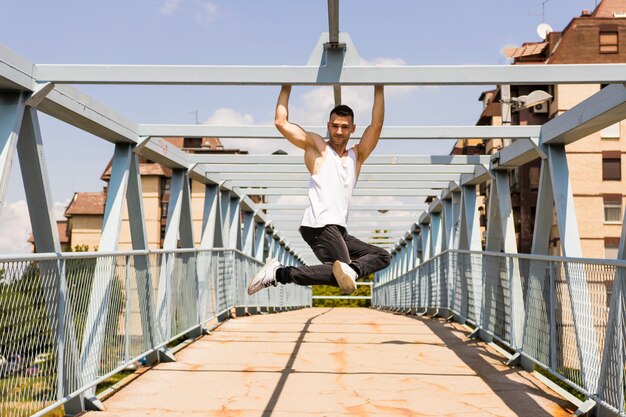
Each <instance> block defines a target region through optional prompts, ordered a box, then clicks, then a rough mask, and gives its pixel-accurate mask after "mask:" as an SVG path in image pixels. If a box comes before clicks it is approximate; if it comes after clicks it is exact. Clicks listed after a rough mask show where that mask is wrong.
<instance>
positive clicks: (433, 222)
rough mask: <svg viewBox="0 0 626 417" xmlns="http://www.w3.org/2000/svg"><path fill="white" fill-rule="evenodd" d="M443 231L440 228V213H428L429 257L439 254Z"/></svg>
mask: <svg viewBox="0 0 626 417" xmlns="http://www.w3.org/2000/svg"><path fill="white" fill-rule="evenodd" d="M442 241H443V231H442V227H441V213H430V256H429V258H433V257H435V256H437V255H439V254H440V253H441V250H442Z"/></svg>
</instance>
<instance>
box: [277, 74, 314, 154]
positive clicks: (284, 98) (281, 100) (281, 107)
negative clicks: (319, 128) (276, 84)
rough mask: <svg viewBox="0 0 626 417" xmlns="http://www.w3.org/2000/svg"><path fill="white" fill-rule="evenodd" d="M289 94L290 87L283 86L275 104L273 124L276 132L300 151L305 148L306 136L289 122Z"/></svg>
mask: <svg viewBox="0 0 626 417" xmlns="http://www.w3.org/2000/svg"><path fill="white" fill-rule="evenodd" d="M290 93H291V86H290V85H283V87H282V88H281V89H280V94H279V95H278V102H277V103H276V114H275V115H274V124H275V125H276V128H277V129H278V131H279V132H280V133H281V134H282V135H283V136H284V137H285V138H286V139H287V140H288V141H289V142H291V143H292V144H294V145H295V146H297V147H298V148H300V149H305V148H306V146H307V134H306V132H305V131H304V129H302V128H301V127H300V126H298V125H297V124H295V123H291V122H290V121H289V94H290Z"/></svg>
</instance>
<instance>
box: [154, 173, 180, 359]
mask: <svg viewBox="0 0 626 417" xmlns="http://www.w3.org/2000/svg"><path fill="white" fill-rule="evenodd" d="M185 180H186V172H185V170H183V169H174V170H172V178H171V182H170V184H171V186H170V202H169V204H168V210H167V223H166V226H165V237H164V238H163V249H167V250H174V249H176V248H177V247H178V235H179V232H180V226H181V212H182V211H183V198H184V196H183V193H184V192H183V189H184V183H185ZM181 237H182V236H181ZM181 243H182V242H181ZM174 262H175V256H174V255H173V254H170V253H165V254H163V257H162V258H161V271H160V273H159V288H158V290H157V315H156V317H157V328H158V330H159V335H160V338H161V340H162V341H167V340H169V339H170V338H171V332H172V329H171V322H172V308H173V302H172V274H173V272H174ZM170 359H171V358H170Z"/></svg>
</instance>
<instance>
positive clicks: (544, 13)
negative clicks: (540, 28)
mask: <svg viewBox="0 0 626 417" xmlns="http://www.w3.org/2000/svg"><path fill="white" fill-rule="evenodd" d="M549 1H550V0H543V1H542V2H541V23H544V22H545V21H546V3H547V2H549Z"/></svg>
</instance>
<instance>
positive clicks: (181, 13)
mask: <svg viewBox="0 0 626 417" xmlns="http://www.w3.org/2000/svg"><path fill="white" fill-rule="evenodd" d="M596 3H597V1H596V0H549V1H547V2H546V1H545V0H524V1H514V0H439V1H428V2H427V1H421V0H420V1H417V0H389V1H380V0H378V1H372V0H340V6H339V9H340V16H339V27H340V31H342V32H347V33H348V34H349V35H350V36H351V38H352V41H353V42H354V44H355V46H356V49H357V51H358V53H359V55H360V56H361V58H362V59H364V60H365V61H366V62H367V63H382V64H400V65H402V64H406V65H441V64H455V65H463V64H503V65H506V64H508V61H507V60H506V58H504V56H503V55H502V53H501V50H502V48H503V47H506V46H518V45H520V44H521V43H522V42H527V41H539V40H540V39H539V37H538V35H537V33H536V27H537V25H538V24H539V23H541V21H542V4H543V5H544V10H545V13H544V19H545V22H547V23H548V24H550V25H551V26H552V27H553V28H554V29H555V30H562V29H563V28H564V27H565V26H566V25H567V23H568V22H569V21H570V20H571V18H572V17H575V16H578V15H580V12H581V10H583V9H589V10H593V9H594V7H595V5H596ZM0 6H1V10H2V14H3V24H2V25H0V43H1V44H3V45H4V46H6V47H8V48H10V49H12V50H13V51H15V52H17V53H18V54H19V55H21V56H23V57H25V58H27V59H28V60H30V61H32V62H35V63H55V64H61V63H71V64H89V63H98V64H190V65H304V64H305V63H306V62H307V60H308V57H309V55H310V54H311V52H312V49H313V47H314V46H315V43H316V42H317V39H318V37H319V36H320V33H321V32H325V31H327V30H328V15H327V1H326V0H264V1H260V0H231V1H217V0H211V1H209V0H132V1H120V0H109V1H107V2H89V1H84V0H82V1H79V0H56V1H43V0H31V1H21V0H0ZM79 89H81V90H83V91H85V92H87V93H88V94H90V95H92V96H93V97H95V98H96V99H98V100H99V101H101V102H103V103H104V104H106V105H107V106H109V107H111V108H112V109H114V110H116V111H117V112H118V113H121V114H122V115H124V116H125V117H127V118H129V119H131V120H134V121H136V122H138V123H195V119H196V112H197V116H198V120H199V122H201V123H204V122H208V123H226V124H230V123H237V124H239V123H241V124H251V123H254V124H271V123H272V120H273V110H274V104H275V101H276V96H277V93H278V88H277V87H228V86H219V87H210V86H205V87H189V86H187V87H165V86H80V87H79ZM484 89H486V88H482V87H429V88H395V89H391V88H389V89H387V92H386V93H387V102H386V104H387V111H386V123H387V124H388V125H473V124H475V122H476V120H477V118H478V115H479V112H480V103H479V102H478V96H479V94H480V91H482V90H484ZM331 94H332V89H331V88H330V87H321V88H304V87H295V88H294V90H293V93H292V100H291V106H292V112H291V118H292V120H294V121H296V122H299V123H301V124H323V123H324V122H325V120H326V117H327V109H328V107H329V105H330V100H331V99H330V97H331ZM344 100H345V101H346V102H347V104H349V105H352V106H353V107H355V110H356V111H357V119H356V122H357V124H365V123H367V121H368V120H367V114H368V113H369V111H370V108H369V106H370V103H371V88H358V89H350V90H348V91H346V92H345V93H344ZM349 100H350V101H349ZM40 121H41V128H42V136H43V140H44V146H45V152H46V157H47V163H48V168H49V173H50V179H51V188H52V194H53V199H54V201H55V202H56V203H57V206H58V207H59V211H60V212H62V208H63V207H64V206H65V205H66V204H67V202H68V200H69V199H70V198H71V197H72V195H73V193H74V192H75V191H99V190H101V189H102V186H103V185H104V183H103V182H102V181H100V180H99V177H100V175H101V173H102V171H103V170H104V167H105V165H106V163H107V162H108V160H109V159H110V156H111V154H112V151H113V145H111V144H109V143H108V142H106V141H103V140H100V139H98V138H96V137H93V136H91V135H89V134H86V133H84V132H81V131H79V130H77V129H75V128H73V127H71V126H68V125H65V124H63V123H61V122H58V121H56V120H53V119H51V118H49V117H47V116H45V115H41V117H40ZM227 145H231V146H238V147H241V148H249V149H251V150H252V151H255V152H268V151H271V150H275V149H278V148H285V149H288V144H286V145H284V144H283V143H282V142H280V141H270V142H267V141H266V142H264V143H252V142H236V143H230V144H228V143H227ZM283 145H284V146H283ZM400 146H402V148H400ZM407 146H410V147H411V149H410V150H409V151H407V149H406V147H407ZM400 149H402V152H403V153H409V152H410V153H419V154H427V153H437V154H441V153H448V152H449V144H443V143H434V142H420V143H416V144H411V145H407V143H406V142H403V143H398V142H395V143H394V142H391V141H389V142H384V143H383V142H381V145H380V147H379V149H377V150H376V153H377V154H381V155H382V154H395V153H399V152H400ZM23 200H24V193H23V190H22V185H21V179H20V175H19V170H18V169H17V164H15V165H14V169H13V174H12V178H11V182H10V186H9V190H8V194H7V204H6V206H5V207H4V208H3V211H2V214H1V215H0V228H2V230H3V232H0V251H5V252H6V251H14V250H13V249H15V250H17V246H16V244H15V242H16V239H17V241H20V239H21V238H19V237H18V238H16V237H15V236H14V235H15V234H16V233H17V234H18V235H20V234H24V233H27V232H25V231H24V230H25V228H26V229H28V220H27V218H25V216H24V210H25V203H24V201H23ZM18 224H19V231H13V229H12V227H9V225H11V226H15V227H17V226H16V225H18ZM3 225H6V227H2V226H3ZM20 236H21V235H20ZM18 246H19V245H18ZM20 248H21V249H20V251H23V250H25V249H24V248H26V249H27V247H26V246H23V245H22V246H20Z"/></svg>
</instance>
